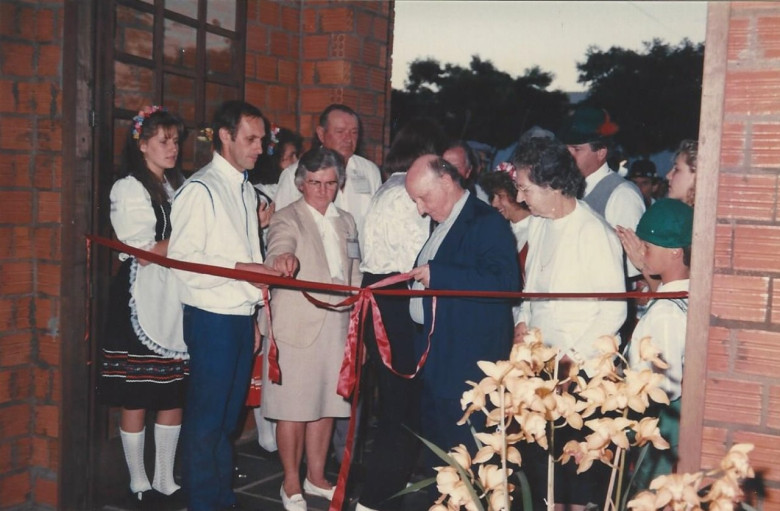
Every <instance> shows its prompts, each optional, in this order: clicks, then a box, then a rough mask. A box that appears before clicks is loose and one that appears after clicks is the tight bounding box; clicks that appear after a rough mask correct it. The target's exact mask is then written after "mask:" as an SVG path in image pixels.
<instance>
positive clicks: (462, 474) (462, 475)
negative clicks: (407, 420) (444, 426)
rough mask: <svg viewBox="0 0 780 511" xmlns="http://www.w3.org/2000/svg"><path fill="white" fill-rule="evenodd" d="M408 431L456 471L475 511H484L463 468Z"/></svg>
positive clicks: (436, 448) (439, 450) (428, 441)
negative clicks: (466, 489)
mask: <svg viewBox="0 0 780 511" xmlns="http://www.w3.org/2000/svg"><path fill="white" fill-rule="evenodd" d="M407 429H409V428H407ZM409 431H410V432H411V433H412V434H413V435H414V436H416V437H417V438H419V439H420V441H421V442H422V443H423V444H425V446H426V447H428V449H430V450H431V451H433V453H434V454H435V455H436V456H438V457H439V458H441V459H442V460H443V461H444V462H445V463H447V464H448V465H449V466H451V467H453V468H455V470H457V471H458V475H459V476H460V479H461V481H463V482H464V483H465V484H466V488H468V490H469V496H471V500H473V501H474V505H475V506H476V507H477V511H485V507H484V506H483V505H482V502H481V501H480V500H479V498H478V497H477V491H476V489H475V488H474V484H472V482H471V478H470V477H469V475H468V474H467V473H466V471H465V470H463V467H461V466H460V465H459V464H458V462H457V461H455V459H454V458H453V457H452V456H450V455H449V454H447V453H446V452H444V451H443V450H442V449H441V448H440V447H439V446H437V445H436V444H434V443H433V442H431V441H430V440H426V439H425V438H423V437H421V436H420V435H418V434H417V433H415V432H414V431H412V430H411V429H409Z"/></svg>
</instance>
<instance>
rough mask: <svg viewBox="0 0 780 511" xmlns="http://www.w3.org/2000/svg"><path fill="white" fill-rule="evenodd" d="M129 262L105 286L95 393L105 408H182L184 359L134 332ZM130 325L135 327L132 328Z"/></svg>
mask: <svg viewBox="0 0 780 511" xmlns="http://www.w3.org/2000/svg"><path fill="white" fill-rule="evenodd" d="M133 264H135V263H134V259H133V258H130V259H128V260H126V261H125V262H124V263H122V266H121V267H120V269H119V272H118V273H117V275H116V276H115V277H114V279H113V281H112V282H111V289H110V295H109V307H108V321H107V324H106V327H105V329H104V335H103V346H102V349H101V360H100V382H99V385H98V394H99V396H100V400H101V402H103V403H104V404H106V405H109V406H121V407H124V408H128V409H140V408H144V409H149V410H169V409H172V408H181V407H182V406H183V405H184V396H185V389H186V387H185V386H186V380H187V376H188V375H189V361H187V360H183V359H181V358H171V357H166V356H163V355H160V354H157V353H155V352H154V351H152V350H150V349H149V348H147V347H146V346H145V345H144V344H143V343H142V342H141V340H140V339H139V336H138V335H137V334H136V330H135V328H139V327H138V321H137V318H136V321H135V322H134V321H133V318H132V316H133V314H135V312H134V310H132V308H131V306H130V298H131V296H130V288H131V286H132V284H133V283H132V277H133V275H134V274H135V272H133V271H131V269H132V265H133ZM134 323H135V328H134Z"/></svg>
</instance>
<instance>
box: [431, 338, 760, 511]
mask: <svg viewBox="0 0 780 511" xmlns="http://www.w3.org/2000/svg"><path fill="white" fill-rule="evenodd" d="M597 348H598V351H599V352H600V356H598V357H597V358H595V359H593V360H590V361H587V362H585V363H584V364H583V365H582V367H580V366H579V365H577V364H573V366H572V367H571V370H570V371H569V374H567V375H562V377H560V378H559V375H558V370H559V369H558V368H559V364H558V359H559V356H558V350H557V349H555V348H551V347H549V346H546V345H545V344H544V343H543V342H542V337H541V334H540V332H539V331H538V330H533V331H532V332H530V333H529V334H528V335H526V337H525V339H524V341H523V342H521V343H518V344H516V345H515V346H514V347H513V348H512V352H511V354H510V357H509V360H503V361H498V362H485V361H481V362H478V365H479V367H480V369H481V370H482V371H483V372H484V373H485V375H486V376H485V378H483V379H482V380H481V381H480V382H479V383H476V382H471V381H469V382H467V383H468V384H469V385H470V386H471V388H470V389H469V390H468V391H466V392H465V393H464V394H463V397H462V399H461V405H462V406H463V408H464V410H465V413H464V415H463V417H462V419H461V420H460V422H459V424H463V423H465V422H466V421H467V419H468V417H469V416H470V415H471V414H473V413H484V414H485V415H486V417H487V419H486V426H487V427H488V428H490V429H491V430H492V431H491V432H489V433H487V432H482V433H477V434H476V435H475V437H476V439H477V441H478V445H480V446H481V447H480V448H479V450H478V452H477V453H476V454H475V455H474V456H473V457H471V455H470V454H469V452H468V450H467V449H466V447H465V446H463V445H459V446H456V447H455V448H454V449H452V450H451V451H450V452H449V453H448V454H447V455H444V454H443V453H441V454H440V457H442V458H443V459H445V460H446V461H447V462H448V463H449V466H444V467H436V468H435V470H436V472H437V475H436V485H437V489H438V491H439V493H440V494H441V496H440V497H439V499H437V501H436V502H435V504H434V505H433V507H431V508H430V509H431V511H454V510H459V509H461V508H465V509H466V510H467V511H484V509H485V507H484V505H483V503H486V504H487V509H489V510H491V511H508V510H509V509H510V501H511V494H512V491H513V490H514V486H513V485H512V484H510V483H509V477H510V476H511V475H512V469H511V468H509V466H508V464H510V463H511V464H514V465H515V466H518V467H519V466H521V465H522V458H521V455H520V452H519V450H518V449H517V447H515V444H517V443H518V442H521V441H525V442H529V443H536V444H538V445H539V446H540V447H542V448H543V449H545V450H547V451H548V452H550V453H552V445H553V443H554V438H555V430H556V429H557V428H559V427H562V426H563V425H564V424H568V425H569V426H570V427H572V428H574V429H577V430H579V429H582V428H583V427H585V428H587V430H589V431H590V433H589V434H587V435H585V436H584V440H583V441H577V440H572V441H569V442H568V443H567V444H565V445H564V446H563V454H562V455H561V456H560V457H559V458H558V459H557V460H554V459H553V456H552V454H550V455H548V474H550V475H551V474H552V473H553V470H552V468H553V463H554V462H560V463H567V462H570V461H573V462H574V463H576V464H577V467H578V468H577V473H581V472H585V471H586V470H588V469H589V468H591V466H592V465H593V463H594V462H600V463H604V464H606V465H608V466H610V467H611V468H612V473H611V478H610V481H609V488H608V491H607V501H606V502H605V504H604V507H603V509H604V510H605V511H609V510H610V509H612V510H616V509H618V506H617V505H616V503H619V504H621V508H629V509H632V510H634V511H653V510H656V509H661V508H666V507H669V508H671V509H674V510H675V511H677V510H681V511H682V510H686V511H689V510H690V511H698V510H699V509H700V506H701V504H702V503H703V502H709V509H710V510H711V511H712V510H716V509H717V510H723V509H732V508H733V502H734V501H735V500H737V499H738V498H739V497H740V496H741V492H740V490H739V480H740V479H741V478H744V477H747V476H752V470H751V469H750V466H749V463H748V460H747V452H749V451H750V450H751V449H752V446H751V445H746V444H741V445H736V446H734V447H733V448H732V450H731V451H730V452H729V454H728V455H727V456H726V458H724V461H723V463H722V464H721V469H720V472H721V473H722V474H723V477H722V478H721V479H717V480H716V481H715V482H714V483H713V484H712V486H711V487H710V490H709V492H708V493H707V494H706V495H705V496H704V497H703V498H700V497H699V496H698V495H699V492H700V490H701V488H700V486H701V483H702V479H703V474H701V473H698V474H671V475H667V476H661V477H658V478H656V479H655V480H654V481H653V482H652V484H651V486H650V490H649V491H645V492H642V493H640V494H638V495H636V497H635V498H634V499H633V500H631V501H629V502H628V503H627V504H626V502H625V500H626V499H625V497H624V498H622V499H621V490H622V488H623V486H624V485H623V482H622V477H623V473H624V472H625V470H624V468H625V453H626V451H627V450H628V449H629V448H630V447H632V446H633V447H637V448H641V447H643V446H645V445H653V446H654V447H655V448H656V449H661V450H662V449H668V448H669V443H668V442H667V441H666V440H664V439H663V438H662V437H661V434H660V431H659V428H658V418H656V417H644V418H641V419H638V420H636V419H634V418H632V417H631V416H632V414H630V413H629V412H630V411H634V412H637V414H642V413H643V412H645V411H646V410H647V409H648V407H649V406H650V404H651V402H656V403H663V404H669V400H668V398H667V396H666V393H665V392H664V391H663V390H662V389H661V387H660V385H661V383H662V382H663V378H664V377H663V375H662V374H659V373H655V372H653V370H652V369H649V368H648V369H643V370H639V371H635V370H631V369H624V370H623V371H620V370H619V367H618V366H616V364H615V362H614V361H615V360H618V361H619V362H622V364H619V365H627V363H626V361H625V359H624V358H623V357H622V355H620V353H619V352H618V343H617V340H616V339H615V338H614V337H611V336H605V337H601V338H600V339H598V341H597ZM640 356H641V358H642V360H644V361H647V362H651V363H652V364H653V365H654V366H656V367H658V368H665V367H666V364H665V362H664V361H663V360H662V359H661V358H660V357H659V352H658V350H657V349H656V348H655V347H654V346H653V345H652V342H651V341H650V338H649V337H648V338H645V339H642V340H641V345H640ZM580 369H584V370H585V373H586V374H587V375H589V376H588V377H587V378H585V377H583V376H581V374H582V373H581V372H580ZM596 412H598V413H596ZM496 459H497V462H492V461H493V460H496ZM474 465H478V467H477V468H476V470H475V469H474ZM708 475H714V473H711V474H708ZM616 479H617V481H616ZM520 481H521V482H524V481H523V479H522V478H521V479H520ZM553 484H554V483H553V477H548V488H547V505H548V509H550V510H552V508H553V506H554V492H553V489H554V488H553ZM613 495H614V499H613ZM528 505H529V501H528V500H526V507H527V506H528Z"/></svg>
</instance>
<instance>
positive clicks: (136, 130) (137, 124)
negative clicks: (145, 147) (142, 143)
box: [133, 105, 167, 140]
mask: <svg viewBox="0 0 780 511" xmlns="http://www.w3.org/2000/svg"><path fill="white" fill-rule="evenodd" d="M160 111H162V112H167V109H166V108H165V107H164V106H159V105H152V106H145V107H143V108H141V109H140V110H139V111H138V115H136V116H135V117H133V138H134V139H135V140H138V139H139V138H140V137H141V127H142V126H143V124H144V120H145V119H146V118H147V117H149V116H150V115H152V114H153V113H155V112H160Z"/></svg>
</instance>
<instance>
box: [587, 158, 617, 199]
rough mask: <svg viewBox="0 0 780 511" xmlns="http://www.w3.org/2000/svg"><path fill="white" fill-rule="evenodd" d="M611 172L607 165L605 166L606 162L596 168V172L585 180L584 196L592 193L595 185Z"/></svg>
mask: <svg viewBox="0 0 780 511" xmlns="http://www.w3.org/2000/svg"><path fill="white" fill-rule="evenodd" d="M610 172H612V171H611V170H609V165H607V164H606V162H605V163H604V164H603V165H602V166H601V167H599V168H598V170H597V171H596V172H594V173H593V174H591V175H589V176H588V177H586V178H585V194H584V195H583V197H584V196H587V195H588V194H589V193H590V192H592V191H593V189H594V188H596V185H597V184H599V182H600V181H601V180H602V179H604V178H605V177H607V176H608V175H609V173H610Z"/></svg>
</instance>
